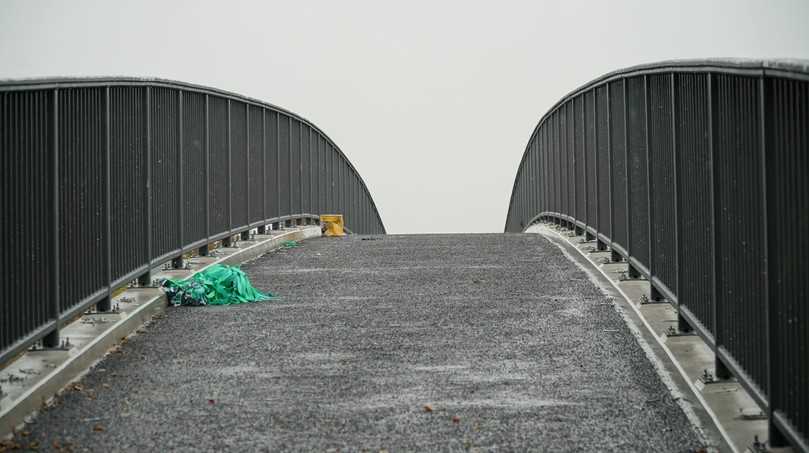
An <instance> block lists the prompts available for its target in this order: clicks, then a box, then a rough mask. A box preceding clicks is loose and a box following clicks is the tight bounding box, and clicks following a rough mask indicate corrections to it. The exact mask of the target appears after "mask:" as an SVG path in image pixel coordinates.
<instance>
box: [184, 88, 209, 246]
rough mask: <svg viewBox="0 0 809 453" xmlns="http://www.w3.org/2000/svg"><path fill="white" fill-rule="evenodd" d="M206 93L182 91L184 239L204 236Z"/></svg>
mask: <svg viewBox="0 0 809 453" xmlns="http://www.w3.org/2000/svg"><path fill="white" fill-rule="evenodd" d="M205 134H206V130H205V95H204V94H200V93H194V92H183V179H182V181H183V184H182V191H183V197H182V199H183V242H184V243H186V244H190V243H194V242H197V241H199V240H201V239H204V238H205V235H206V233H205V229H206V220H207V219H206V215H207V213H206V208H205V204H206V202H207V201H206V197H207V193H206V191H205V190H206V189H205V186H206V181H205V161H206V155H205Z"/></svg>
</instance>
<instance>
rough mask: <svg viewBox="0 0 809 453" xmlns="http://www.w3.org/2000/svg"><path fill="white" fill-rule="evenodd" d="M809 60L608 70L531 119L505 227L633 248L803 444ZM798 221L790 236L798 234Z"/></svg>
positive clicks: (785, 432)
mask: <svg viewBox="0 0 809 453" xmlns="http://www.w3.org/2000/svg"><path fill="white" fill-rule="evenodd" d="M807 131H809V62H806V61H743V60H701V61H672V62H662V63H656V64H651V65H644V66H637V67H633V68H628V69H624V70H619V71H615V72H612V73H609V74H606V75H604V76H602V77H600V78H598V79H596V80H594V81H592V82H590V83H588V84H586V85H584V86H582V87H581V88H579V89H577V90H575V91H573V92H572V93H570V94H568V95H567V96H565V97H563V98H562V99H561V100H560V101H559V102H557V103H556V104H555V105H554V106H553V108H551V109H550V110H549V111H548V112H547V113H546V114H545V115H544V116H543V117H542V119H541V120H540V122H539V123H538V124H537V126H536V128H535V129H534V131H533V133H532V135H531V137H530V139H529V141H528V145H527V146H526V149H525V153H524V154H523V158H522V161H521V162H520V165H519V168H518V170H517V176H516V179H515V182H514V188H513V191H512V195H511V201H510V205H509V210H508V215H507V219H506V225H505V230H506V231H507V232H519V231H524V230H525V229H526V228H527V227H528V226H530V225H531V224H532V223H534V222H537V221H539V220H549V221H553V222H556V223H560V224H563V225H565V226H568V227H570V228H574V229H576V230H578V231H579V232H581V233H584V234H586V235H587V237H588V238H592V239H594V240H595V241H596V242H597V246H598V248H600V249H606V248H607V247H609V248H610V249H611V250H612V252H613V257H614V258H616V259H625V260H626V261H628V263H629V265H630V274H635V275H642V276H644V277H645V278H647V279H648V280H649V281H650V283H651V284H652V287H653V293H655V294H656V295H659V296H660V297H664V298H666V299H668V300H669V301H670V302H671V303H672V304H673V305H675V306H676V307H677V310H678V313H679V316H680V319H681V324H682V325H683V327H685V328H693V329H694V330H695V331H696V332H698V333H699V335H700V336H701V337H702V338H703V339H704V341H705V342H706V343H707V344H709V345H710V346H711V347H712V348H713V349H714V351H715V353H716V368H717V374H718V375H720V376H724V377H730V375H734V376H735V377H736V378H738V379H739V381H740V382H741V383H742V384H743V385H744V386H745V387H746V388H747V389H748V391H749V392H750V394H751V395H752V396H753V397H754V399H756V401H757V402H758V403H759V404H760V405H761V406H762V407H763V408H764V409H765V410H766V411H767V413H768V415H769V420H770V441H771V444H773V445H782V444H784V443H786V442H789V443H791V444H792V445H793V446H795V447H797V448H799V449H800V450H803V451H809V441H808V440H807V439H809V410H807V409H808V408H809V361H807V360H806V359H807V357H809V304H807V300H809V279H807V275H809V262H807V258H806V257H807V256H809V240H807V239H806V232H807V231H809V179H807V178H806V175H807V174H809V135H808V134H807ZM795 233H797V234H795Z"/></svg>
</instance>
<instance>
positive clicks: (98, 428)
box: [93, 424, 104, 433]
mask: <svg viewBox="0 0 809 453" xmlns="http://www.w3.org/2000/svg"><path fill="white" fill-rule="evenodd" d="M93 431H95V432H97V433H100V432H101V431H104V427H103V426H101V424H97V425H95V426H93Z"/></svg>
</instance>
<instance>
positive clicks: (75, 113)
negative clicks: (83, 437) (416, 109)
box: [0, 77, 385, 366]
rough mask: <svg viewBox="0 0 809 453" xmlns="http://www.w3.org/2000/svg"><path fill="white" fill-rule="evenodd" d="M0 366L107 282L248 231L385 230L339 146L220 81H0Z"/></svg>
mask: <svg viewBox="0 0 809 453" xmlns="http://www.w3.org/2000/svg"><path fill="white" fill-rule="evenodd" d="M0 156H1V157H0V159H2V160H0V175H1V176H2V187H3V190H2V194H0V200H2V205H0V212H2V213H3V221H2V222H0V224H2V232H0V236H1V237H3V239H4V244H5V245H4V246H3V247H2V249H3V250H2V260H0V263H2V269H0V278H2V287H3V295H2V296H0V297H2V305H1V306H0V315H2V316H1V317H0V329H2V330H1V331H0V366H2V364H3V363H5V362H7V361H8V360H10V359H12V358H14V357H15V356H16V355H17V354H19V353H20V352H22V351H24V350H26V349H27V348H29V347H30V346H31V345H33V344H34V343H36V342H38V341H40V340H41V341H42V342H43V344H44V345H45V346H47V347H56V346H59V344H60V341H59V329H60V328H61V327H62V326H63V325H65V324H66V323H68V322H70V321H71V320H72V319H74V318H75V317H76V316H77V315H79V314H81V313H82V312H84V311H85V310H87V309H88V308H89V307H90V306H92V305H95V306H96V307H97V308H98V309H99V310H100V311H105V310H109V309H110V298H111V295H112V292H113V291H114V290H115V289H116V288H117V287H120V286H122V285H126V284H127V283H128V282H131V281H133V280H136V279H137V280H139V281H140V282H141V283H147V282H149V280H150V272H151V270H152V269H153V268H155V267H156V266H158V265H160V264H161V263H163V262H167V261H171V262H172V264H173V265H174V266H175V267H177V266H182V257H183V255H184V254H187V253H189V252H191V251H196V252H198V253H199V254H201V255H205V254H207V253H208V248H209V245H210V244H212V243H213V242H215V241H220V240H221V241H224V242H225V243H228V242H229V241H230V239H231V238H232V237H234V236H235V235H239V234H240V235H241V236H242V237H246V236H247V235H248V233H249V231H250V230H252V229H257V230H258V231H259V232H265V231H266V230H267V229H277V228H279V227H281V226H283V225H292V224H302V223H306V224H308V223H311V222H317V221H318V218H319V214H320V213H341V214H344V216H345V219H346V223H347V226H348V227H349V228H350V230H351V231H354V232H357V233H372V234H384V233H385V228H384V226H383V224H382V220H381V218H380V216H379V213H378V211H377V208H376V205H375V204H374V201H373V199H372V198H371V195H370V193H369V192H368V189H367V187H366V186H365V183H364V182H363V180H362V178H361V177H360V175H359V173H358V172H357V170H356V169H355V168H354V166H353V165H352V164H351V163H350V162H349V161H348V159H347V158H346V156H345V154H343V152H342V151H341V150H340V148H339V147H338V146H337V145H336V144H335V143H334V142H333V141H332V140H331V139H330V138H329V137H328V136H327V135H326V134H325V133H323V131H321V130H320V129H319V128H317V127H316V126H315V125H314V124H312V123H310V122H309V121H307V120H306V119H304V118H302V117H300V116H298V115H296V114H294V113H292V112H290V111H287V110H284V109H282V108H280V107H277V106H274V105H272V104H268V103H266V102H262V101H259V100H256V99H252V98H248V97H245V96H241V95H238V94H235V93H231V92H227V91H222V90H217V89H213V88H207V87H203V86H199V85H193V84H188V83H182V82H175V81H170V80H161V79H140V78H128V77H111V78H109V77H108V78H78V79H69V78H60V79H35V80H4V81H0Z"/></svg>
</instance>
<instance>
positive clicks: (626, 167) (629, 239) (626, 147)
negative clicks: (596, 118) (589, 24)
mask: <svg viewBox="0 0 809 453" xmlns="http://www.w3.org/2000/svg"><path fill="white" fill-rule="evenodd" d="M621 83H622V85H623V90H621V91H623V92H624V93H623V96H624V111H623V115H624V173H625V176H626V178H625V179H626V184H624V190H625V191H626V218H625V219H624V220H625V222H626V244H624V248H625V249H626V256H627V262H628V261H629V257H630V256H632V224H631V223H630V222H631V221H632V215H631V213H632V191H631V190H629V187H630V186H631V180H632V176H631V173H630V171H629V170H630V168H629V160H630V158H631V156H630V154H629V118H628V117H629V113H628V112H627V106H626V99H627V96H626V86H627V83H626V77H623V78H622V79H621ZM629 269H630V270H631V269H632V265H631V264H630V265H629Z"/></svg>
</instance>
